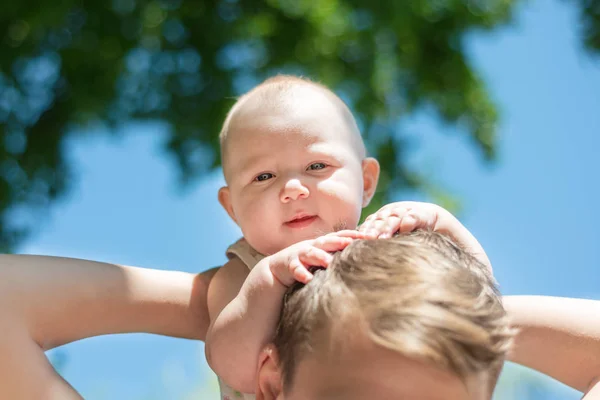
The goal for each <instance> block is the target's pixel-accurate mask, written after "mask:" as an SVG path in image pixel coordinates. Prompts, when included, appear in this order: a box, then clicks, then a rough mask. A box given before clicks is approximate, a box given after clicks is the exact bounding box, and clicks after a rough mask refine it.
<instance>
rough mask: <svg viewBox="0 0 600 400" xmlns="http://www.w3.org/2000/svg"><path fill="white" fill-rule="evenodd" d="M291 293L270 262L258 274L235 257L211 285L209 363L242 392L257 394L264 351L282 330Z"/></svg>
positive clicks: (217, 274) (208, 340)
mask: <svg viewBox="0 0 600 400" xmlns="http://www.w3.org/2000/svg"><path fill="white" fill-rule="evenodd" d="M286 289H287V288H286V286H284V285H283V284H281V283H280V282H279V281H278V280H277V279H275V278H274V276H273V274H272V273H271V272H270V269H269V259H268V258H265V259H263V260H262V261H260V262H259V263H258V264H257V265H256V266H255V267H254V269H253V270H252V271H249V270H248V267H247V266H246V265H245V264H244V263H242V262H241V261H240V260H239V259H237V258H234V259H232V260H230V261H229V262H228V263H227V264H225V265H224V266H223V267H222V268H221V269H220V270H219V271H218V272H217V273H216V274H215V277H214V279H213V281H212V282H211V284H210V288H209V291H208V310H209V315H210V319H211V325H210V327H209V328H208V333H207V335H206V346H205V352H206V360H207V361H208V364H209V365H210V366H211V368H212V369H213V370H214V371H215V372H216V373H217V375H219V377H220V378H221V379H223V380H224V381H225V382H226V383H227V384H228V385H230V386H231V387H233V388H235V389H236V390H239V391H241V392H244V393H254V390H255V386H254V382H255V379H256V377H255V376H256V368H257V366H258V356H259V352H260V349H262V346H264V345H265V344H266V343H268V342H269V341H270V339H271V337H272V335H273V332H274V330H275V327H276V326H277V320H278V318H279V313H280V310H281V300H282V298H283V295H284V293H285V291H286Z"/></svg>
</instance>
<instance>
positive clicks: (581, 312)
mask: <svg viewBox="0 0 600 400" xmlns="http://www.w3.org/2000/svg"><path fill="white" fill-rule="evenodd" d="M504 305H505V307H506V310H507V311H508V314H509V317H510V318H511V319H512V321H513V324H514V326H515V327H516V328H517V329H518V330H519V333H518V334H517V336H516V338H515V345H514V348H513V351H512V352H511V355H510V357H509V359H510V360H511V361H514V362H516V363H519V364H523V365H525V366H528V367H530V368H533V369H536V370H538V371H540V372H542V373H544V374H546V375H549V376H551V377H553V378H555V379H558V380H559V381H561V382H563V383H565V384H566V385H569V386H571V387H573V388H575V389H577V390H579V391H581V392H584V393H586V395H585V397H584V398H585V399H590V400H591V399H600V317H599V316H600V301H593V300H583V299H567V298H558V297H543V296H506V297H505V298H504Z"/></svg>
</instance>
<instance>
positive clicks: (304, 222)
mask: <svg viewBox="0 0 600 400" xmlns="http://www.w3.org/2000/svg"><path fill="white" fill-rule="evenodd" d="M317 218H318V217H317V216H316V215H299V216H296V217H294V218H292V219H291V220H289V221H287V222H286V223H285V225H286V226H288V227H290V228H305V227H307V226H309V225H311V224H312V223H313V222H314V221H316V219H317Z"/></svg>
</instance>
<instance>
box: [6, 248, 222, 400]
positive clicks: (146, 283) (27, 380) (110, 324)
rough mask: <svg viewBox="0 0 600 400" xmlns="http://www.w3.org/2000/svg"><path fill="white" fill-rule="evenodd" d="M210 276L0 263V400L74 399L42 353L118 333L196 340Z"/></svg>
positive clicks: (30, 261)
mask: <svg viewBox="0 0 600 400" xmlns="http://www.w3.org/2000/svg"><path fill="white" fill-rule="evenodd" d="M213 274H214V271H213V270H211V271H207V272H205V273H203V274H199V275H192V274H187V273H182V272H172V271H157V270H149V269H142V268H134V267H123V266H118V265H112V264H106V263H98V262H92V261H84V260H76V259H67V258H58V257H43V256H14V255H0V321H1V324H0V326H2V327H3V328H2V329H0V398H24V399H27V398H36V399H38V398H67V399H68V398H78V395H77V394H76V393H75V391H74V390H73V389H71V388H70V387H69V385H68V384H67V383H66V382H64V381H63V380H62V379H61V378H60V377H59V376H58V375H57V374H56V373H55V372H54V370H53V369H52V367H51V365H50V364H49V363H48V361H47V359H46V357H45V355H44V353H43V351H44V350H48V349H50V348H53V347H56V346H59V345H61V344H65V343H69V342H72V341H75V340H78V339H82V338H85V337H90V336H96V335H101V334H108V333H121V332H148V333H156V334H163V335H170V336H178V337H186V338H196V339H203V338H204V336H205V333H206V330H207V328H208V321H209V320H208V310H207V307H206V294H207V291H208V283H209V282H210V279H211V277H212V275H213Z"/></svg>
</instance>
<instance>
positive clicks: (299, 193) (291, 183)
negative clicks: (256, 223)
mask: <svg viewBox="0 0 600 400" xmlns="http://www.w3.org/2000/svg"><path fill="white" fill-rule="evenodd" d="M309 194H310V192H309V191H308V188H307V187H306V186H305V185H303V184H302V182H300V180H299V179H290V180H288V181H287V182H286V183H285V185H284V186H283V189H282V190H281V196H280V197H281V201H282V202H283V203H288V202H290V201H292V200H298V199H302V198H307V197H308V195H309Z"/></svg>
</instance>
